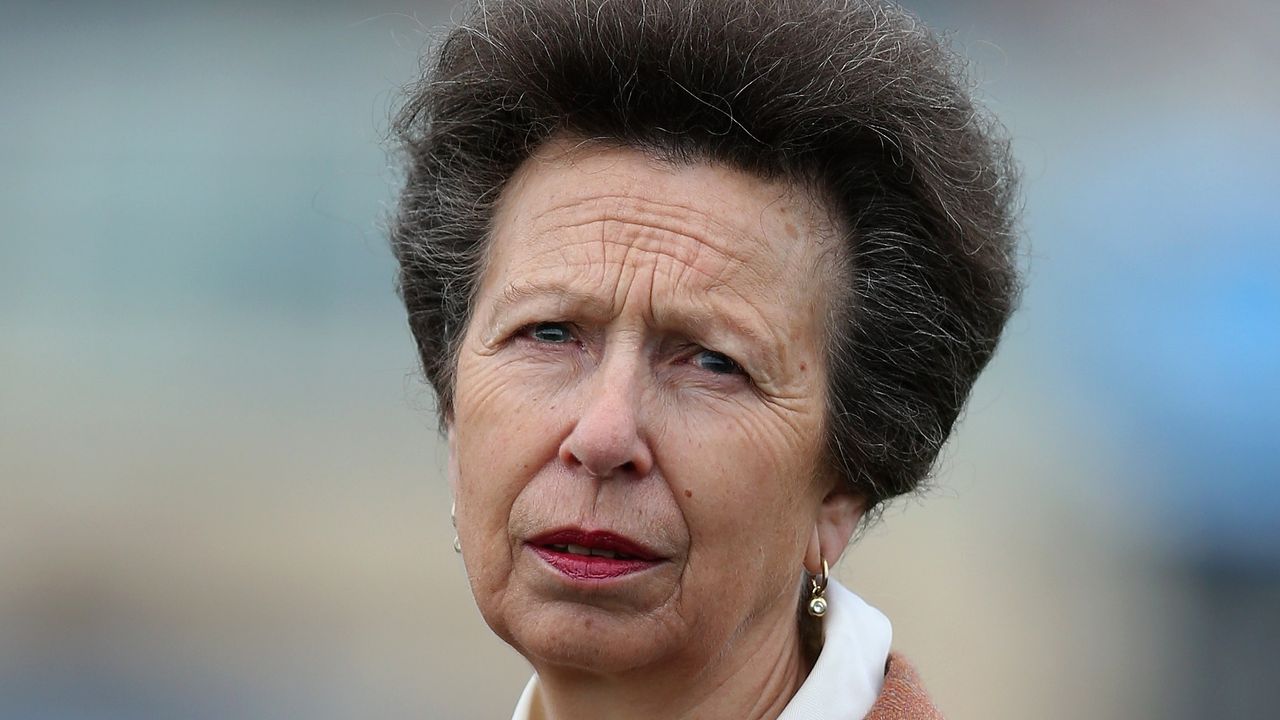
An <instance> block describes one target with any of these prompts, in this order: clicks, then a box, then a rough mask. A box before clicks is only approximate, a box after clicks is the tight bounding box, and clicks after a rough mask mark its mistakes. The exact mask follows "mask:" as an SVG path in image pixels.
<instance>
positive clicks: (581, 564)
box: [529, 545, 661, 580]
mask: <svg viewBox="0 0 1280 720" xmlns="http://www.w3.org/2000/svg"><path fill="white" fill-rule="evenodd" d="M529 547H530V548H531V549H532V550H533V551H534V552H535V553H537V554H538V557H540V558H542V560H543V562H545V563H547V564H548V565H550V566H551V567H553V568H555V569H556V570H558V571H560V573H561V574H563V575H567V576H569V577H571V578H573V579H574V580H610V579H612V578H619V577H624V576H626V575H634V574H635V573H638V572H642V571H644V570H648V569H649V568H651V567H654V566H655V565H657V564H658V563H659V562H661V561H660V560H635V559H632V560H623V559H621V558H607V557H600V556H599V555H575V554H573V553H568V552H560V551H558V550H552V549H551V548H547V547H542V546H540V545H530V546H529Z"/></svg>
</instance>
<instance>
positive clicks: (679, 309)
mask: <svg viewBox="0 0 1280 720" xmlns="http://www.w3.org/2000/svg"><path fill="white" fill-rule="evenodd" d="M547 297H552V298H556V299H557V300H558V305H559V307H560V308H563V309H565V310H568V309H573V310H576V311H577V312H579V313H583V312H585V313H586V314H587V315H589V316H591V317H593V318H601V319H603V318H607V317H608V316H609V315H610V314H611V313H612V310H613V302H612V301H611V300H606V299H603V298H601V297H600V296H599V295H596V294H595V293H591V292H586V291H582V290H578V289H575V288H572V287H570V286H568V285H566V284H564V283H562V282H558V281H556V282H528V283H522V284H520V285H508V286H506V287H505V288H503V290H502V293H501V295H499V296H498V298H496V299H495V300H494V303H493V310H492V317H491V320H493V319H496V318H497V317H498V316H499V315H501V314H503V313H505V312H508V311H510V310H511V308H513V307H517V306H519V305H521V304H523V303H525V302H528V301H530V300H537V299H541V298H547ZM664 314H665V313H664ZM670 315H672V316H673V317H674V318H677V320H676V321H675V322H666V323H660V325H663V326H667V327H675V328H677V329H679V328H681V327H684V328H686V329H693V328H696V327H697V326H699V325H703V326H709V327H712V328H716V327H717V326H719V327H722V328H724V329H726V330H727V331H729V332H732V333H734V334H737V335H739V336H741V337H743V338H745V339H746V340H747V341H748V342H749V343H750V345H749V346H748V347H746V348H744V349H743V350H744V352H746V353H748V354H749V355H750V356H751V357H750V359H752V360H755V361H758V362H761V363H763V364H764V367H763V369H764V370H766V371H768V372H770V373H771V374H772V373H773V372H774V371H776V370H777V369H778V367H779V365H778V363H779V362H780V361H781V356H780V355H779V353H778V352H777V348H775V347H774V338H773V337H772V336H771V335H769V334H767V333H763V332H761V331H760V329H759V328H756V327H754V326H753V325H751V324H750V323H747V322H744V321H742V320H741V319H740V318H737V317H735V316H733V315H732V314H727V313H721V312H715V311H714V310H713V309H711V308H704V307H690V306H689V305H688V304H684V303H681V304H679V305H677V306H676V308H675V309H674V310H673V311H672V312H671V313H670ZM753 350H754V352H753Z"/></svg>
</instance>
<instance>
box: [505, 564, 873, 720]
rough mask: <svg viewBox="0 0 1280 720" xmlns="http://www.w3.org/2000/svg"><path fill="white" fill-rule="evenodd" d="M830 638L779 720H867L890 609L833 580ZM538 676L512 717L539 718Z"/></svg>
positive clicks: (829, 594) (531, 680)
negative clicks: (535, 711)
mask: <svg viewBox="0 0 1280 720" xmlns="http://www.w3.org/2000/svg"><path fill="white" fill-rule="evenodd" d="M823 623H824V626H825V627H824V636H825V638H824V641H823V644H822V652H821V653H819V654H818V661H817V662H816V663H814V665H813V670H812V671H810V673H809V677H807V678H805V681H804V684H802V685H801V686H800V689H799V690H798V691H796V694H795V697H793V698H791V702H789V703H787V707H786V708H784V709H783V711H782V715H781V716H779V717H778V720H862V718H864V717H866V715H867V713H868V712H870V711H871V706H872V705H874V704H875V702H876V698H877V697H879V695H880V688H881V687H882V686H883V685H884V667H885V663H886V662H887V661H888V659H889V644H890V642H892V640H893V626H892V625H890V624H889V618H887V617H885V616H884V613H882V612H880V611H879V610H877V609H875V608H873V607H871V606H870V605H868V604H867V602H866V601H865V600H863V599H862V598H860V597H858V596H857V595H855V594H854V593H853V592H852V591H851V590H849V589H848V588H846V587H845V586H843V585H841V584H840V583H839V582H836V580H834V579H832V580H831V582H830V583H829V584H828V585H827V616H826V618H825V619H824V620H823ZM537 691H538V676H537V675H534V676H533V677H532V678H529V684H528V685H525V688H524V693H522V694H521V695H520V702H519V703H517V704H516V711H515V714H514V715H512V716H511V720H530V719H531V718H532V717H533V703H534V696H535V695H536V694H537Z"/></svg>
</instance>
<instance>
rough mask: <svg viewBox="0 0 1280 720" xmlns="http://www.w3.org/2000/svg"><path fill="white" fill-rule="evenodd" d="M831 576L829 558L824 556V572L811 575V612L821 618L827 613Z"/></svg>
mask: <svg viewBox="0 0 1280 720" xmlns="http://www.w3.org/2000/svg"><path fill="white" fill-rule="evenodd" d="M830 577H831V575H830V568H829V567H827V559H826V558H822V574H821V575H812V576H810V577H809V614H810V615H812V616H814V617H816V618H820V617H822V616H823V615H826V614H827V598H826V595H825V593H826V592H827V580H829V579H830Z"/></svg>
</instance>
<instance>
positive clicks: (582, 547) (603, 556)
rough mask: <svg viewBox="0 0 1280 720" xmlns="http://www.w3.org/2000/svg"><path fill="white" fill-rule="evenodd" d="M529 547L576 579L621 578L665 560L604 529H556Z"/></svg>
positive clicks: (545, 560) (550, 563)
mask: <svg viewBox="0 0 1280 720" xmlns="http://www.w3.org/2000/svg"><path fill="white" fill-rule="evenodd" d="M527 544H528V546H529V548H530V549H531V550H533V552H534V553H536V554H537V555H538V557H540V558H542V560H543V561H544V562H546V563H547V564H548V565H550V566H551V567H552V568H554V569H556V570H558V571H559V572H560V573H562V574H564V575H566V576H568V577H570V578H573V579H575V580H608V579H611V578H617V577H622V576H624V575H631V574H632V573H637V572H640V571H642V570H647V569H649V568H651V567H654V566H655V565H658V564H659V563H661V562H662V561H663V558H662V557H660V556H658V554H657V553H655V552H653V551H652V550H649V549H648V548H646V547H644V546H643V545H641V544H640V543H637V542H635V541H634V540H631V539H630V538H626V537H623V536H621V535H615V534H613V533H611V532H606V531H603V530H594V531H588V530H579V529H577V528H566V529H562V530H554V531H552V532H549V533H544V534H542V535H539V536H537V537H535V538H532V539H530V540H529V541H528V543H527Z"/></svg>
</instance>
